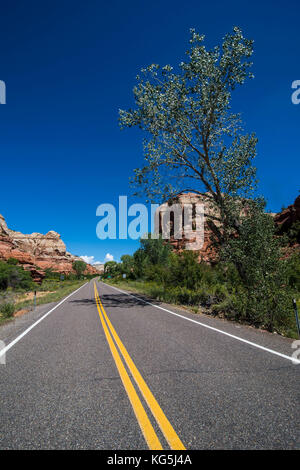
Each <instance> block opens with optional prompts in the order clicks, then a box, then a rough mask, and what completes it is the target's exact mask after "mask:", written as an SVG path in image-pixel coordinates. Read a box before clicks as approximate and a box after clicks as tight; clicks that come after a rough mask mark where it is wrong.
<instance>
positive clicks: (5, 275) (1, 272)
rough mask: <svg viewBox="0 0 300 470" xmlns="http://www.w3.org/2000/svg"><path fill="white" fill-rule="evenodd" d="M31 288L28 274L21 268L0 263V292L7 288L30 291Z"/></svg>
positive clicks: (31, 283) (31, 284)
mask: <svg viewBox="0 0 300 470" xmlns="http://www.w3.org/2000/svg"><path fill="white" fill-rule="evenodd" d="M32 286H33V282H32V279H31V275H30V272H28V271H25V270H24V268H23V267H22V266H16V265H15V264H9V263H5V262H4V261H0V290H5V289H7V288H8V287H13V288H16V289H18V288H19V289H27V290H30V289H31V288H32Z"/></svg>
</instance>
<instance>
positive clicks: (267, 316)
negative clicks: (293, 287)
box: [222, 204, 293, 331]
mask: <svg viewBox="0 0 300 470" xmlns="http://www.w3.org/2000/svg"><path fill="white" fill-rule="evenodd" d="M274 234H275V227H274V221H273V218H272V217H271V216H270V215H269V214H265V213H264V212H263V211H262V207H258V206H257V205H256V204H253V205H252V206H251V209H250V210H249V214H248V216H247V217H245V218H244V219H243V220H242V222H241V226H240V231H239V236H238V237H232V239H231V240H230V241H229V242H228V244H227V245H226V247H225V248H224V250H223V252H222V258H223V259H224V260H227V261H231V262H233V264H234V265H235V266H236V267H237V270H238V272H239V274H240V276H241V278H242V279H243V289H240V290H239V300H238V303H237V304H236V308H237V310H238V311H239V313H240V318H243V319H245V320H247V321H249V322H251V323H252V324H256V325H257V326H262V325H263V326H264V327H265V328H267V329H269V330H271V331H273V329H274V328H280V327H281V326H282V325H284V324H287V323H288V322H289V321H290V320H293V315H292V309H291V298H292V294H291V292H290V290H289V289H288V284H289V271H288V264H287V262H286V261H285V260H282V259H281V255H282V252H281V242H280V239H278V238H277V237H275V236H274Z"/></svg>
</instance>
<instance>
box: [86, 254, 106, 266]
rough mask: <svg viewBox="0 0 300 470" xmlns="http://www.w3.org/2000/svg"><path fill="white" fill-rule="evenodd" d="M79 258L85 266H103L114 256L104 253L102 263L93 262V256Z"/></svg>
mask: <svg viewBox="0 0 300 470" xmlns="http://www.w3.org/2000/svg"><path fill="white" fill-rule="evenodd" d="M80 258H81V259H82V260H83V261H84V262H85V263H87V264H92V265H93V264H94V265H99V264H105V263H106V262H107V261H113V260H114V255H111V254H110V253H106V255H105V258H104V261H95V256H88V255H82V256H80Z"/></svg>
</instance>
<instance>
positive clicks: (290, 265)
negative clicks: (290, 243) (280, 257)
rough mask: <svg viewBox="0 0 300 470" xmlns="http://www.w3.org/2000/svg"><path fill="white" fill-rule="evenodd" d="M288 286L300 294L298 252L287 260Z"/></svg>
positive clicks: (299, 259)
mask: <svg viewBox="0 0 300 470" xmlns="http://www.w3.org/2000/svg"><path fill="white" fill-rule="evenodd" d="M286 267H287V276H288V284H289V286H290V288H291V289H293V290H294V291H297V292H299V293H300V256H299V252H296V253H295V254H294V255H293V256H291V257H290V258H288V259H287V260H286Z"/></svg>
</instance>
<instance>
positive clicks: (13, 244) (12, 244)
mask: <svg viewBox="0 0 300 470" xmlns="http://www.w3.org/2000/svg"><path fill="white" fill-rule="evenodd" d="M8 258H16V259H17V260H18V261H19V263H21V264H22V265H23V266H24V269H27V270H29V271H30V272H31V273H32V277H33V279H36V280H38V279H40V278H41V277H42V276H43V273H42V272H41V270H42V271H43V270H45V269H47V268H50V269H52V270H53V271H56V272H61V273H65V274H68V273H70V272H73V269H72V264H73V262H74V261H75V260H79V259H80V258H78V257H77V256H73V255H71V254H70V253H68V252H67V251H66V245H65V244H64V242H63V241H62V240H61V238H60V235H59V234H58V233H56V232H54V231H50V232H48V233H47V234H46V235H42V234H40V233H32V234H30V235H26V234H23V233H21V232H15V231H14V230H10V229H9V228H8V227H7V225H6V222H5V220H4V217H3V216H2V215H0V259H2V260H7V259H8ZM39 268H40V270H39ZM86 274H97V270H96V269H95V268H93V266H91V265H87V268H86Z"/></svg>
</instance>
